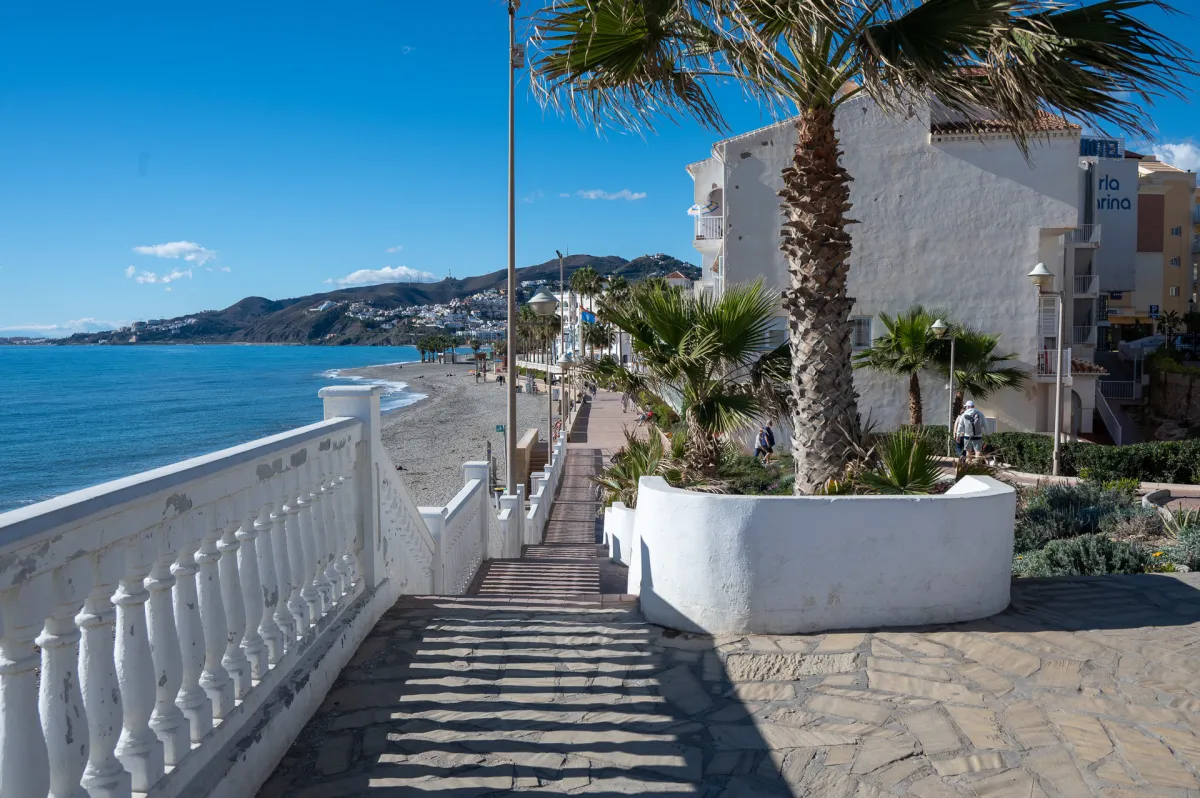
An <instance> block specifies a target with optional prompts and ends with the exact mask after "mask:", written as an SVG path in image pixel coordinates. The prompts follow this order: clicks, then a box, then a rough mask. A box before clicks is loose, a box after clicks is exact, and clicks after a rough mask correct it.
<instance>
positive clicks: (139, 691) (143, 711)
mask: <svg viewBox="0 0 1200 798" xmlns="http://www.w3.org/2000/svg"><path fill="white" fill-rule="evenodd" d="M150 543H151V541H150V540H149V539H148V535H147V533H144V532H143V533H141V534H139V535H138V536H137V537H135V538H134V539H132V540H131V541H129V543H128V544H127V545H126V546H125V573H124V574H122V575H121V579H120V581H119V582H118V583H117V592H116V593H114V594H113V599H112V600H113V604H116V605H117V647H116V658H117V683H118V684H119V685H120V686H121V710H122V718H123V722H122V725H121V737H120V739H118V740H117V750H116V754H117V759H119V760H121V764H122V765H124V766H125V769H126V770H128V771H129V774H130V776H132V777H133V789H134V790H137V791H138V792H146V791H147V790H149V789H150V788H151V787H152V786H153V785H154V783H155V782H156V781H158V780H159V779H160V778H162V775H163V745H162V743H160V742H159V741H158V737H157V735H155V734H154V731H153V730H152V729H151V728H150V713H152V712H153V711H154V660H153V658H152V657H151V656H150V635H149V630H148V629H147V627H146V601H147V600H148V599H149V598H150V591H148V590H146V577H147V576H149V575H150V567H151V565H152V561H151V558H150V556H149V551H148V550H149V549H150Z"/></svg>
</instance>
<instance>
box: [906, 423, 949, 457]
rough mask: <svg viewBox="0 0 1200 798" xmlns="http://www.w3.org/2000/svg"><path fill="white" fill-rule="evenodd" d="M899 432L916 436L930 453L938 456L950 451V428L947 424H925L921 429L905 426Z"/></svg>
mask: <svg viewBox="0 0 1200 798" xmlns="http://www.w3.org/2000/svg"><path fill="white" fill-rule="evenodd" d="M899 431H900V432H907V433H910V434H913V435H916V436H917V437H918V438H920V439H921V441H922V442H924V444H925V446H926V447H927V448H928V449H929V451H931V452H933V453H934V454H936V455H938V456H941V455H944V454H946V453H947V452H949V451H950V428H949V427H947V426H946V425H945V424H925V425H924V426H921V427H914V426H911V425H909V424H905V425H904V426H902V427H900V429H899Z"/></svg>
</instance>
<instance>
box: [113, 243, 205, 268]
mask: <svg viewBox="0 0 1200 798" xmlns="http://www.w3.org/2000/svg"><path fill="white" fill-rule="evenodd" d="M133 251H134V252H136V253H138V254H139V255H153V256H154V257H156V258H169V259H171V260H179V259H180V258H182V259H183V260H185V261H187V262H188V263H195V264H196V265H198V266H203V265H204V264H206V263H208V262H209V261H210V260H214V259H216V257H217V253H216V250H212V249H205V248H204V247H202V246H200V245H199V244H197V243H196V242H194V241H170V242H168V243H166V244H151V245H149V246H144V247H134V248H133Z"/></svg>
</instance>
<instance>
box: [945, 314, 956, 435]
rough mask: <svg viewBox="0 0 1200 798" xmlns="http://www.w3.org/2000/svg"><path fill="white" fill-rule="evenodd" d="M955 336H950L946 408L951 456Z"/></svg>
mask: <svg viewBox="0 0 1200 798" xmlns="http://www.w3.org/2000/svg"><path fill="white" fill-rule="evenodd" d="M954 341H955V338H954V335H953V334H951V336H950V397H949V399H948V403H949V406H948V407H947V408H946V415H947V417H948V418H949V419H950V440H949V441H947V442H946V445H947V446H948V447H949V448H950V455H951V456H954V454H955V451H954Z"/></svg>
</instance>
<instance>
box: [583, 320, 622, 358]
mask: <svg viewBox="0 0 1200 798" xmlns="http://www.w3.org/2000/svg"><path fill="white" fill-rule="evenodd" d="M581 338H582V339H583V343H584V344H585V345H586V346H587V347H588V348H589V349H591V350H592V357H593V359H595V353H596V350H597V349H599V350H601V351H603V350H605V349H608V348H609V347H610V346H612V345H613V341H614V340H615V339H616V336H615V335H614V334H613V328H612V327H610V326H609V325H607V324H604V323H602V322H596V323H594V324H584V325H583V332H582V335H581Z"/></svg>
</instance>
